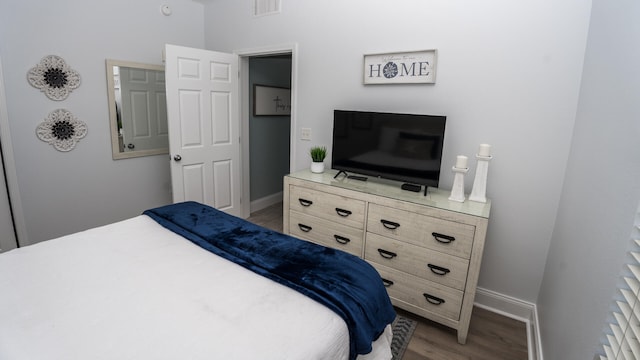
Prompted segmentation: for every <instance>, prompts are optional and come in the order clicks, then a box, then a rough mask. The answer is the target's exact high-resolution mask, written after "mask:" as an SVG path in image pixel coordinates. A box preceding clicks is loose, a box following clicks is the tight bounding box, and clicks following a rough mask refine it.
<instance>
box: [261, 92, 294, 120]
mask: <svg viewBox="0 0 640 360" xmlns="http://www.w3.org/2000/svg"><path fill="white" fill-rule="evenodd" d="M253 115H254V116H289V115H291V89H289V88H283V87H277V86H265V85H253Z"/></svg>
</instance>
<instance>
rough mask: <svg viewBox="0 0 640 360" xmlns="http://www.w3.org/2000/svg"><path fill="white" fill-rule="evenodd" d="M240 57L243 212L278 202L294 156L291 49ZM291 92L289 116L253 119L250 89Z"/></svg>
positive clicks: (252, 52) (246, 53)
mask: <svg viewBox="0 0 640 360" xmlns="http://www.w3.org/2000/svg"><path fill="white" fill-rule="evenodd" d="M237 54H238V55H239V57H240V88H241V91H240V102H241V126H242V139H243V141H242V144H241V149H242V174H243V191H242V193H243V200H242V204H243V205H242V206H243V213H244V215H245V216H244V217H248V216H249V215H250V214H251V213H252V212H256V211H259V210H262V209H265V208H267V207H269V206H272V205H275V204H278V203H280V202H282V196H283V177H284V175H286V174H288V173H290V172H291V169H292V166H293V165H292V164H293V160H294V159H293V158H292V154H294V153H295V150H294V147H295V142H294V141H293V140H294V137H293V134H295V131H294V129H295V106H294V104H295V85H296V82H295V79H296V76H295V74H296V65H295V64H296V53H295V46H293V45H292V46H283V47H273V48H267V49H258V50H246V51H243V52H238V53H237ZM256 84H257V85H266V86H274V87H281V88H289V89H291V115H289V116H256V115H254V113H253V87H254V85H256Z"/></svg>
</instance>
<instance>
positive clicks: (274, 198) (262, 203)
mask: <svg viewBox="0 0 640 360" xmlns="http://www.w3.org/2000/svg"><path fill="white" fill-rule="evenodd" d="M282 196H283V193H282V191H280V192H277V193H275V194H271V195H268V196H265V197H263V198H260V199H258V200H254V201H252V202H251V205H250V206H251V212H254V211H259V210H262V209H265V208H268V207H269V206H271V205H275V204H277V203H279V202H282Z"/></svg>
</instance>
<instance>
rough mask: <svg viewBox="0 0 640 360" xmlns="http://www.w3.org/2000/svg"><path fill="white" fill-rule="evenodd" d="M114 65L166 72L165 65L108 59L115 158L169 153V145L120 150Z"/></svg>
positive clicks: (110, 122)
mask: <svg viewBox="0 0 640 360" xmlns="http://www.w3.org/2000/svg"><path fill="white" fill-rule="evenodd" d="M114 66H122V67H129V68H135V69H144V70H156V71H162V72H164V66H163V65H154V64H144V63H138V62H133V61H122V60H113V59H107V60H106V67H107V99H108V101H109V127H110V132H111V154H112V157H113V160H120V159H130V158H134V157H141V156H150V155H162V154H168V153H169V147H167V148H159V149H147V150H134V151H126V152H120V144H119V143H118V115H117V110H116V94H115V81H114V74H113V67H114Z"/></svg>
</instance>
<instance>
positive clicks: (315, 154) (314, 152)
mask: <svg viewBox="0 0 640 360" xmlns="http://www.w3.org/2000/svg"><path fill="white" fill-rule="evenodd" d="M309 154H311V160H312V161H313V162H322V161H324V158H325V157H326V156H327V148H326V147H325V146H314V147H312V148H311V150H309Z"/></svg>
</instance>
